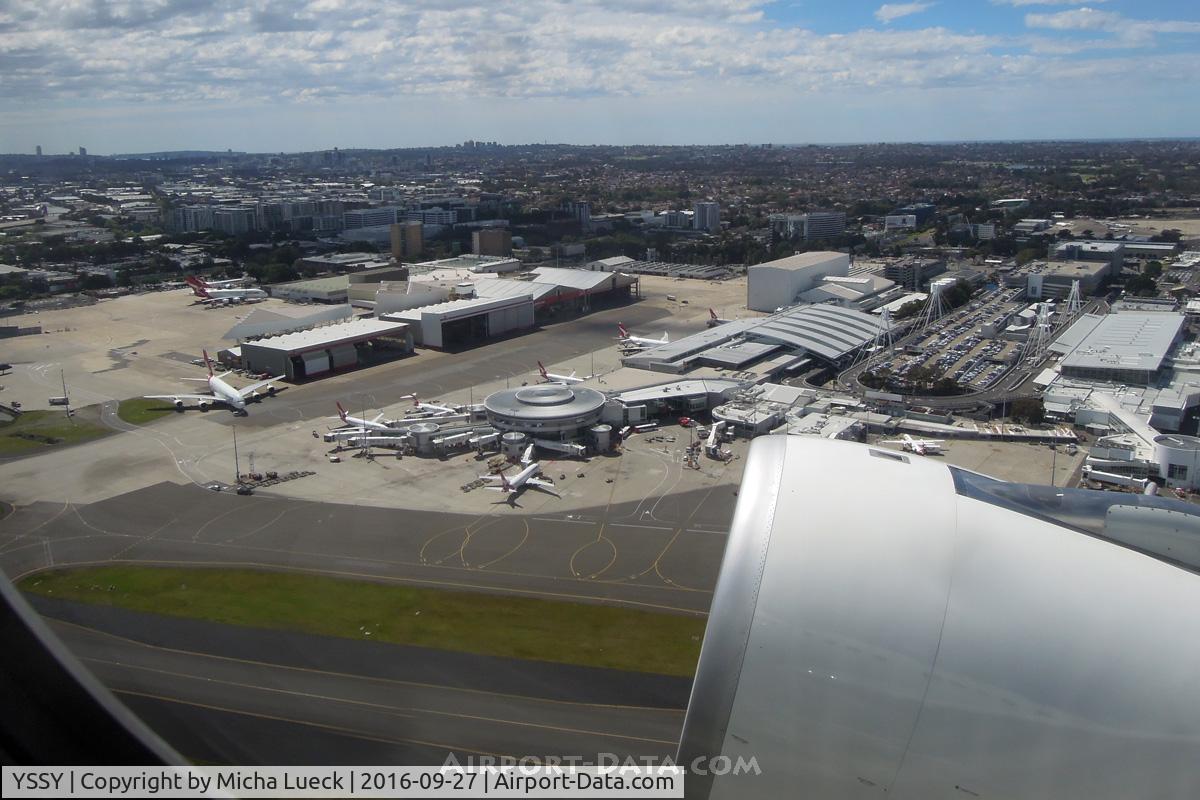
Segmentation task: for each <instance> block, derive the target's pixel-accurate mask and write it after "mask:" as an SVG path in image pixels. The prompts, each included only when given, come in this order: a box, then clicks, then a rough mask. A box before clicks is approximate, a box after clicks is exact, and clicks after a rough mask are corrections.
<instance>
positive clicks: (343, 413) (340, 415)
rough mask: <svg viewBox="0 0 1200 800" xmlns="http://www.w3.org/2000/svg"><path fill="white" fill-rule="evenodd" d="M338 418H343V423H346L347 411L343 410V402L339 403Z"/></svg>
mask: <svg viewBox="0 0 1200 800" xmlns="http://www.w3.org/2000/svg"><path fill="white" fill-rule="evenodd" d="M337 410H338V416H339V417H341V418H342V422H345V421H346V409H344V408H342V403H341V401H340V400H339V401H337Z"/></svg>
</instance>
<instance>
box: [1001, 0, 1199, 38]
mask: <svg viewBox="0 0 1200 800" xmlns="http://www.w3.org/2000/svg"><path fill="white" fill-rule="evenodd" d="M1025 25H1026V26H1027V27H1030V28H1040V29H1043V30H1055V31H1100V32H1102V33H1109V34H1112V36H1113V38H1112V42H1113V44H1115V45H1119V46H1124V47H1148V46H1150V45H1153V44H1154V41H1155V37H1156V36H1158V35H1159V34H1200V22H1193V21H1189V20H1140V19H1130V18H1129V17H1126V16H1124V15H1122V14H1118V13H1116V12H1114V11H1099V10H1097V9H1094V8H1088V7H1084V8H1077V9H1072V10H1071V11H1059V12H1056V13H1051V14H1039V13H1032V14H1026V15H1025Z"/></svg>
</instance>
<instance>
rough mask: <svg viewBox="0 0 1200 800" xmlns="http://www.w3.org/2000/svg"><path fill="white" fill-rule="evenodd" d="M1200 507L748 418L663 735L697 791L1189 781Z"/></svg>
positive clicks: (1135, 793)
mask: <svg viewBox="0 0 1200 800" xmlns="http://www.w3.org/2000/svg"><path fill="white" fill-rule="evenodd" d="M847 476H854V479H853V480H852V481H851V480H848V479H847ZM864 487H866V488H865V489H864ZM864 491H865V492H869V494H870V502H863V497H864V495H863V493H864ZM1198 515H1200V509H1197V507H1196V506H1192V505H1189V504H1185V503H1182V502H1179V501H1175V500H1169V499H1166V498H1162V497H1147V496H1143V495H1134V494H1125V493H1116V492H1094V491H1087V490H1072V489H1062V488H1057V487H1051V486H1031V485H1026V484H1015V483H1006V482H1003V481H997V480H994V479H991V478H987V477H985V476H982V475H978V474H976V473H971V472H967V471H966V470H962V469H958V468H956V467H950V466H948V465H946V464H944V463H943V462H939V461H934V460H932V459H927V458H921V457H919V456H916V455H913V454H907V453H897V452H895V451H888V450H883V449H882V448H875V447H871V446H868V445H860V444H855V443H850V442H839V441H833V440H827V439H817V438H810V437H798V436H766V437H762V438H760V439H757V440H755V441H754V443H753V445H752V448H751V450H750V456H749V458H748V459H747V463H746V469H745V475H744V477H743V479H742V484H741V491H740V494H739V497H738V503H737V510H736V512H735V515H734V520H733V525H732V529H731V531H730V535H729V540H728V542H727V543H726V547H725V556H724V561H723V563H722V565H721V572H720V578H719V580H718V583H717V587H716V592H715V594H714V596H713V602H712V607H711V610H710V614H709V618H708V623H707V629H706V632H705V636H704V644H703V649H702V650H701V654H700V662H699V666H698V669H697V673H696V679H695V682H694V684H693V688H692V697H691V702H690V703H689V705H688V710H687V717H686V719H685V722H684V729H683V735H682V737H681V741H680V750H679V754H678V758H677V759H676V763H677V764H680V765H682V766H684V767H685V768H687V769H688V770H689V772H688V776H687V794H688V797H689V798H692V797H696V798H709V797H711V798H735V800H744V798H747V797H754V798H757V797H838V798H879V797H881V796H885V795H886V796H887V797H889V798H891V799H892V800H898V799H899V798H950V797H975V796H978V797H1021V798H1064V797H1087V798H1126V797H1149V796H1155V797H1181V798H1182V797H1200V759H1197V758H1196V754H1197V753H1200V692H1197V691H1196V690H1195V675H1196V665H1197V664H1200V637H1198V636H1195V635H1192V633H1193V632H1195V631H1196V630H1197V628H1196V616H1195V615H1196V609H1197V608H1200V516H1198ZM718 757H721V758H719V759H718ZM751 760H753V762H754V764H755V765H756V767H757V770H756V771H755V770H743V771H742V772H741V773H740V774H739V773H738V772H737V771H736V769H728V768H729V767H730V766H731V765H732V766H733V767H735V768H736V765H737V764H739V763H742V764H743V765H745V764H748V763H749V762H751ZM1066 764H1070V765H1073V767H1072V768H1070V769H1064V768H1063V767H1064V765H1066ZM692 765H696V766H694V767H693V766H692Z"/></svg>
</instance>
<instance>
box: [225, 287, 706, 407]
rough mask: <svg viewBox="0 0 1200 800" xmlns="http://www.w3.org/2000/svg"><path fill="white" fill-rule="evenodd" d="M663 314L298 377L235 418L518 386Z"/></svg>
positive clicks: (634, 312) (558, 326)
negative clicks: (344, 374)
mask: <svg viewBox="0 0 1200 800" xmlns="http://www.w3.org/2000/svg"><path fill="white" fill-rule="evenodd" d="M670 313H671V312H670V311H669V310H668V309H665V308H661V307H656V306H652V305H650V304H649V303H632V304H629V305H622V306H617V307H614V308H606V309H602V310H598V311H593V312H592V313H591V314H588V315H586V316H583V317H575V318H571V319H566V320H563V321H561V322H554V323H549V324H545V325H543V326H541V327H539V328H538V329H536V330H533V331H528V332H521V333H520V334H519V335H514V336H510V337H506V338H503V339H497V340H494V341H490V342H488V343H486V344H482V345H479V346H478V347H473V348H469V349H464V350H461V351H457V352H455V353H454V354H453V355H452V356H450V357H447V358H440V359H439V358H436V357H434V358H432V359H431V358H429V357H427V354H422V355H418V356H416V357H411V358H402V359H400V360H397V361H394V362H391V363H388V364H380V365H376V366H372V367H370V368H369V369H363V370H360V371H357V372H354V373H351V374H352V375H353V388H352V389H350V390H349V391H348V390H347V387H346V385H345V384H344V383H342V382H338V383H330V382H328V381H327V380H314V381H312V382H310V383H307V384H305V386H304V389H303V391H295V390H293V389H291V388H287V389H285V390H284V391H282V392H280V393H279V394H278V395H277V396H276V397H273V398H270V399H268V400H265V401H264V402H262V403H256V404H254V405H253V406H251V408H250V409H249V414H248V416H246V417H243V418H239V419H238V421H237V424H238V425H239V426H246V427H269V426H271V425H278V424H279V423H280V422H296V421H297V420H302V419H317V418H324V417H328V416H329V415H330V414H331V413H332V411H331V409H333V407H334V403H335V402H336V401H338V400H342V401H345V400H346V399H347V396H348V395H349V394H354V395H366V396H374V397H375V398H376V404H377V405H378V404H382V405H387V404H389V403H392V402H395V399H396V398H397V397H399V396H400V395H403V394H415V395H417V396H418V397H420V398H427V399H436V398H439V397H440V396H442V395H444V394H449V393H450V392H457V391H463V390H465V389H468V388H470V387H471V386H476V385H479V384H481V383H486V382H488V381H493V380H496V379H497V378H499V379H501V380H503V379H504V378H507V377H509V376H512V377H513V378H514V379H515V380H516V381H517V383H518V385H519V383H520V381H521V380H523V379H528V378H529V377H530V376H531V375H533V374H534V373H536V372H537V362H538V361H539V360H540V361H542V362H543V363H545V364H554V363H557V362H561V361H566V360H567V359H571V358H576V357H578V356H582V355H586V354H587V353H590V352H593V351H595V350H599V349H601V348H605V347H611V346H612V345H613V341H614V339H615V338H616V335H617V323H618V322H623V323H625V325H627V326H628V327H630V328H634V329H637V328H639V327H642V326H645V325H647V324H648V323H651V322H654V323H655V325H656V329H658V328H662V327H663V323H662V322H658V320H662V319H663V318H664V317H669V316H670ZM667 327H670V326H669V325H668V326H667ZM692 327H694V326H692ZM480 399H482V398H480ZM210 416H211V418H212V419H213V420H214V421H215V422H218V423H220V424H223V425H230V424H233V420H234V417H233V416H232V415H230V414H212V415H210Z"/></svg>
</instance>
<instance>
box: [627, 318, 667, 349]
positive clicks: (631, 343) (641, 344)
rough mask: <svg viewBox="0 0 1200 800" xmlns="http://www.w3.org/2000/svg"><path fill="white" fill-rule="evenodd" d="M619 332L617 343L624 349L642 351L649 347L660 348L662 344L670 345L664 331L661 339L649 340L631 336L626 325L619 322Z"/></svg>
mask: <svg viewBox="0 0 1200 800" xmlns="http://www.w3.org/2000/svg"><path fill="white" fill-rule="evenodd" d="M617 332H618V333H619V334H620V335H619V336H617V342H618V343H619V344H620V345H621V346H622V347H630V348H634V347H636V348H638V349H639V350H641V349H645V348H647V347H658V346H659V345H660V344H669V343H670V340H669V338H668V337H667V333H666V331H663V335H662V338H661V339H647V338H646V337H645V336H634V335H633V334H631V333H630V332H629V329H628V328H626V327H625V324H624V323H621V322H618V323H617Z"/></svg>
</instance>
